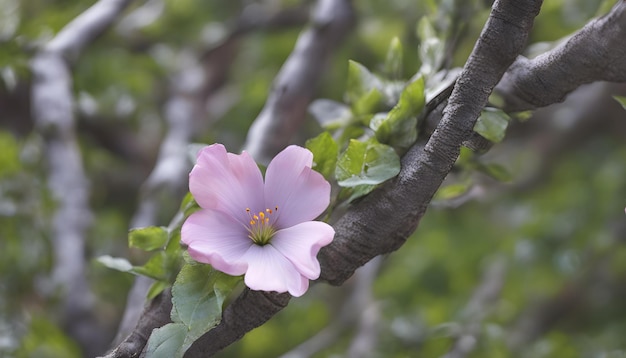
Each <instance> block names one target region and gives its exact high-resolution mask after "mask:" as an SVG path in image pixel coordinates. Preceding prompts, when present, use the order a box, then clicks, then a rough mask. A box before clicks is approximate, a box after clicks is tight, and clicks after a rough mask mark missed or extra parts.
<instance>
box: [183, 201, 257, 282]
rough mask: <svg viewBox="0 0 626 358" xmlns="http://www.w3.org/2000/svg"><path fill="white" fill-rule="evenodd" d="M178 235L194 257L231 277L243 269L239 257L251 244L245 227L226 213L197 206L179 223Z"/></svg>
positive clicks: (242, 271) (240, 273)
mask: <svg viewBox="0 0 626 358" xmlns="http://www.w3.org/2000/svg"><path fill="white" fill-rule="evenodd" d="M180 236H181V241H182V242H183V243H185V244H187V245H188V246H189V247H188V248H187V251H188V252H189V255H190V256H191V257H192V258H193V259H194V260H196V261H198V262H202V263H206V264H210V265H212V266H213V267H214V268H215V269H217V270H220V271H222V272H224V273H227V274H229V275H233V276H237V275H242V274H244V273H245V272H246V269H247V265H246V264H245V261H242V257H243V256H244V255H245V253H246V252H247V250H248V249H249V247H250V246H252V245H253V243H252V240H250V238H248V236H247V231H246V229H245V228H244V227H243V226H242V225H241V224H240V223H239V222H237V221H236V220H235V219H234V218H232V217H230V216H229V215H228V214H225V213H222V212H220V211H216V210H210V209H200V210H199V211H196V212H195V213H193V214H191V215H190V216H189V218H187V220H186V221H185V222H184V223H183V226H182V228H181V231H180Z"/></svg>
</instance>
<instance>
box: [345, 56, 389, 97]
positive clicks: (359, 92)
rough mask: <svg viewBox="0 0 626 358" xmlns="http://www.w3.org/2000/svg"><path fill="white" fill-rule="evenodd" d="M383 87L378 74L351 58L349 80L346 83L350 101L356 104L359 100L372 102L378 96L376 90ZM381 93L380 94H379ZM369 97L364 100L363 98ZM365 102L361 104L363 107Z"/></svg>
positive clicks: (347, 95)
mask: <svg viewBox="0 0 626 358" xmlns="http://www.w3.org/2000/svg"><path fill="white" fill-rule="evenodd" d="M380 88H381V82H380V79H378V77H376V75H374V74H373V73H371V72H370V71H369V70H368V69H367V68H366V67H365V66H363V65H362V64H360V63H358V62H356V61H352V60H349V61H348V80H347V85H346V100H347V101H348V103H350V104H352V105H353V107H354V104H356V103H357V102H359V101H362V102H363V101H365V102H366V103H367V104H370V103H371V102H372V101H373V100H374V99H375V98H376V96H377V94H376V92H379V89H380ZM378 95H380V94H378ZM364 97H366V98H368V99H367V100H363V98H364ZM363 106H364V104H363V103H362V104H361V107H363Z"/></svg>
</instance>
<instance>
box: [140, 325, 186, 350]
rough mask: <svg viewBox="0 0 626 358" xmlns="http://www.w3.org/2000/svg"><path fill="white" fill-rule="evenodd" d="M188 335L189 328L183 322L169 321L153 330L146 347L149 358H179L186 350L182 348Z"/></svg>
mask: <svg viewBox="0 0 626 358" xmlns="http://www.w3.org/2000/svg"><path fill="white" fill-rule="evenodd" d="M186 335H187V328H186V327H185V325H184V324H182V323H168V324H166V325H165V326H163V327H160V328H156V329H154V330H153V331H152V334H151V335H150V339H148V343H147V347H146V357H149V358H161V357H163V358H166V357H168V358H169V357H171V358H179V357H182V356H183V354H184V353H185V351H184V350H183V349H182V347H183V342H184V341H185V337H186Z"/></svg>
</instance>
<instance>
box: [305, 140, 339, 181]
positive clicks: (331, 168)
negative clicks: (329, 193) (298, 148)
mask: <svg viewBox="0 0 626 358" xmlns="http://www.w3.org/2000/svg"><path fill="white" fill-rule="evenodd" d="M305 146H306V147H307V148H308V149H309V150H310V151H311V152H312V153H313V169H314V170H316V171H318V172H319V173H321V174H322V175H323V176H324V178H326V179H329V180H330V179H332V177H333V175H334V173H335V165H336V164H337V155H338V154H339V146H338V145H337V142H335V140H334V139H333V137H332V136H331V135H330V134H329V133H328V132H322V133H321V134H320V135H318V136H317V137H315V138H312V139H309V140H307V141H306V144H305Z"/></svg>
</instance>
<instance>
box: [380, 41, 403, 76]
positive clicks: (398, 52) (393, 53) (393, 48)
mask: <svg viewBox="0 0 626 358" xmlns="http://www.w3.org/2000/svg"><path fill="white" fill-rule="evenodd" d="M402 53H403V50H402V43H401V42H400V39H398V38H397V37H394V38H393V39H391V43H390V44H389V49H388V50H387V57H386V58H385V64H384V66H383V71H384V73H385V74H386V75H387V76H388V77H389V78H391V79H399V78H400V77H401V76H402Z"/></svg>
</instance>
